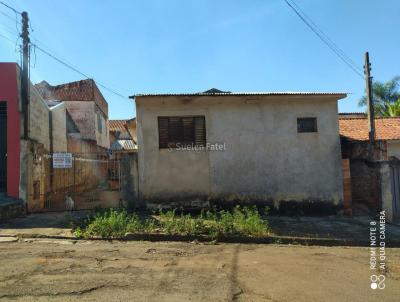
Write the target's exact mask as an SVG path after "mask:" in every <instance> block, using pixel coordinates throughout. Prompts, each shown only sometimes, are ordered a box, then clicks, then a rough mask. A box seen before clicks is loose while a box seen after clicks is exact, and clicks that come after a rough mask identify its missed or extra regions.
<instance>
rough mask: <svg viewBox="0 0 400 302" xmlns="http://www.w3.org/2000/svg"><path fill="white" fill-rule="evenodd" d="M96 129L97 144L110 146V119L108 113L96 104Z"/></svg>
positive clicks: (105, 146)
mask: <svg viewBox="0 0 400 302" xmlns="http://www.w3.org/2000/svg"><path fill="white" fill-rule="evenodd" d="M95 114H96V118H95V129H96V141H97V145H99V146H101V147H104V148H107V149H108V148H110V137H109V129H108V121H107V117H106V115H105V114H104V113H103V112H102V111H101V110H100V108H99V107H98V106H97V105H96V106H95Z"/></svg>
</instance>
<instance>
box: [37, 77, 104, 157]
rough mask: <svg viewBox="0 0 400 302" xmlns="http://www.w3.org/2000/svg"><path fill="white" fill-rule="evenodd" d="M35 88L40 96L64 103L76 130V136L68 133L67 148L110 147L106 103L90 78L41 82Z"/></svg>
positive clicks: (76, 150)
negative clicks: (56, 82)
mask: <svg viewBox="0 0 400 302" xmlns="http://www.w3.org/2000/svg"><path fill="white" fill-rule="evenodd" d="M35 87H36V88H37V89H38V90H39V92H40V94H41V95H42V97H43V98H44V99H46V100H59V101H62V102H64V103H65V107H66V110H67V112H68V114H69V117H71V118H72V120H73V122H74V124H75V125H74V126H75V127H76V128H77V129H78V131H79V139H77V137H76V136H74V135H68V137H67V139H68V145H69V146H68V148H69V149H68V151H70V152H73V153H105V151H106V150H107V149H108V148H109V147H110V141H109V137H108V135H109V131H108V104H107V101H106V100H105V99H104V97H103V95H102V94H101V92H100V90H99V89H98V87H97V85H96V83H95V82H94V81H93V80H91V79H87V80H82V81H77V82H71V83H66V84H61V85H57V86H52V85H50V84H49V83H47V82H45V81H42V82H40V83H39V84H36V85H35Z"/></svg>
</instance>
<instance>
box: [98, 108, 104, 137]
mask: <svg viewBox="0 0 400 302" xmlns="http://www.w3.org/2000/svg"><path fill="white" fill-rule="evenodd" d="M97 130H98V131H99V132H100V133H102V132H103V123H102V118H101V115H100V114H99V113H98V114H97Z"/></svg>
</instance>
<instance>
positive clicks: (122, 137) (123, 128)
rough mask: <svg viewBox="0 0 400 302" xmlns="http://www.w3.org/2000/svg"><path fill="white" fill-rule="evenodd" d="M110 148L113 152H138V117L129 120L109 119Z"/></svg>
mask: <svg viewBox="0 0 400 302" xmlns="http://www.w3.org/2000/svg"><path fill="white" fill-rule="evenodd" d="M108 124H109V130H110V135H109V137H110V150H111V152H112V153H113V154H118V153H126V152H136V151H137V137H136V118H133V119H129V120H109V121H108Z"/></svg>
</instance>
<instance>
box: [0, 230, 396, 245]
mask: <svg viewBox="0 0 400 302" xmlns="http://www.w3.org/2000/svg"><path fill="white" fill-rule="evenodd" d="M0 237H16V238H20V239H29V238H42V239H43V238H46V239H61V240H75V241H77V240H79V241H80V240H89V241H150V242H165V241H171V242H174V241H175V242H192V241H198V242H219V243H243V244H288V245H304V246H349V247H369V246H370V242H369V241H367V240H349V239H334V238H306V237H287V236H267V237H244V236H223V237H219V238H217V239H215V240H214V239H212V238H210V237H207V236H201V235H169V234H133V233H128V234H126V235H125V236H123V237H121V238H100V237H99V238H88V239H84V238H77V237H73V236H58V235H44V234H15V235H8V236H7V235H0ZM386 247H387V248H399V247H400V241H387V242H386Z"/></svg>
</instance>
